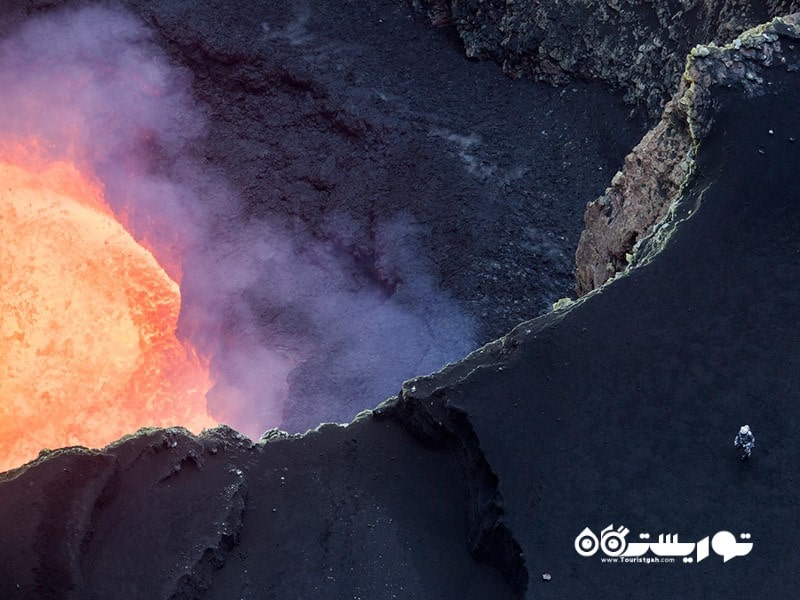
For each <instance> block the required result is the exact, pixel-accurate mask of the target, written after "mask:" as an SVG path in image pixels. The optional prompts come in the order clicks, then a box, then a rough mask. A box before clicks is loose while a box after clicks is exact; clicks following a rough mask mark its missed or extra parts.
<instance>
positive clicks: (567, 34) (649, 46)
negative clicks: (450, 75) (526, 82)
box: [413, 0, 800, 117]
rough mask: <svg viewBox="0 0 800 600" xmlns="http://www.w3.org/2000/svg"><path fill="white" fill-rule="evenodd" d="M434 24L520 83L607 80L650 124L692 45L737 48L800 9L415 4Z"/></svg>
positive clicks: (715, 0)
mask: <svg viewBox="0 0 800 600" xmlns="http://www.w3.org/2000/svg"><path fill="white" fill-rule="evenodd" d="M413 3H414V5H415V6H417V7H418V8H420V9H421V10H424V11H425V12H426V13H427V14H428V16H429V17H430V19H431V21H432V22H433V23H434V24H437V25H450V24H452V25H454V26H455V27H456V29H457V30H458V32H459V34H460V36H461V38H462V40H463V41H464V46H465V48H466V51H467V54H468V55H469V56H474V57H479V58H487V59H491V60H494V61H495V62H497V63H499V64H501V65H502V66H503V70H504V71H505V72H506V73H508V74H510V75H513V76H516V77H520V76H530V77H534V78H536V79H542V80H546V81H551V82H554V83H566V82H567V81H570V79H571V78H572V77H575V76H577V77H580V78H584V79H590V80H598V79H599V80H601V81H605V82H607V83H609V84H610V85H611V86H612V87H614V88H615V89H620V90H623V91H624V93H625V99H626V100H627V101H628V102H631V103H633V104H636V105H639V106H642V107H643V108H645V109H646V110H647V111H648V112H649V113H650V114H651V116H653V117H656V116H658V115H659V114H660V113H661V108H662V107H663V106H664V103H665V102H666V101H667V100H668V99H669V98H670V97H671V96H672V94H673V92H674V90H675V87H676V86H677V84H678V81H679V79H680V76H681V73H682V72H683V67H684V63H685V59H686V54H687V52H688V51H689V49H690V48H691V47H692V46H694V45H695V44H699V43H710V42H716V43H718V44H724V43H727V42H730V41H731V40H732V39H733V38H735V37H736V36H737V35H738V34H740V33H741V32H743V31H744V30H745V29H749V28H750V27H754V26H755V25H758V24H759V23H763V22H765V21H767V20H769V19H770V18H771V17H774V16H778V15H785V14H788V13H790V12H793V11H795V10H797V9H798V6H800V4H798V3H797V2H794V1H792V0H762V1H760V2H749V1H746V0H667V1H653V0H609V1H602V2H600V1H598V2H584V1H582V0H565V1H562V2H535V1H532V0H523V1H521V2H520V1H514V0H488V1H485V0H413Z"/></svg>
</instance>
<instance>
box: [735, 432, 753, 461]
mask: <svg viewBox="0 0 800 600" xmlns="http://www.w3.org/2000/svg"><path fill="white" fill-rule="evenodd" d="M733 445H734V446H736V447H737V448H741V449H742V460H746V459H748V458H750V454H752V452H753V446H755V445H756V436H754V435H753V432H752V431H750V425H742V427H741V428H740V429H739V433H737V434H736V437H735V438H734V440H733Z"/></svg>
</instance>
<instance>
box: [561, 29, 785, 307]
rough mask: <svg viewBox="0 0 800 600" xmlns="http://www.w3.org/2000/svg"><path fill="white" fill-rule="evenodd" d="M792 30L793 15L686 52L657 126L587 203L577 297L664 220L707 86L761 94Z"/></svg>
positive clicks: (700, 121)
mask: <svg viewBox="0 0 800 600" xmlns="http://www.w3.org/2000/svg"><path fill="white" fill-rule="evenodd" d="M797 23H798V16H797V15H792V16H788V17H785V18H781V17H778V18H776V19H774V20H773V21H771V22H770V23H768V24H766V25H762V26H759V27H756V28H754V29H751V30H749V31H747V32H745V33H743V34H742V35H741V36H740V37H738V38H737V39H736V40H734V41H733V42H732V43H731V44H729V45H727V46H724V47H717V46H716V45H714V44H709V45H707V46H705V45H703V46H696V47H695V48H694V49H693V50H692V51H691V52H690V54H689V56H688V58H687V61H686V68H685V70H684V74H683V77H682V79H681V84H680V87H679V89H678V91H677V93H676V94H675V96H674V97H673V99H672V100H670V102H669V103H668V104H667V106H666V108H665V110H664V114H663V116H662V118H661V121H660V122H659V123H658V125H656V127H655V128H653V129H652V130H651V131H650V132H649V133H648V134H647V135H645V136H644V138H643V139H642V141H641V142H640V143H639V144H638V145H637V146H636V147H635V148H634V149H633V151H632V152H631V153H630V154H629V155H628V156H627V157H626V158H625V163H624V165H623V167H622V170H621V171H619V172H617V174H616V175H615V176H614V178H613V179H612V181H611V186H610V187H609V188H608V189H606V191H605V194H603V195H602V196H600V197H599V198H597V199H596V200H594V201H592V202H589V203H588V204H587V207H586V214H585V215H584V222H585V229H584V231H583V234H582V235H581V239H580V243H579V244H578V249H577V252H576V265H577V267H576V279H577V281H576V291H577V293H578V295H584V294H586V293H588V292H590V291H592V290H593V289H595V288H597V287H599V286H601V285H603V283H605V282H606V281H608V280H609V279H612V278H613V277H614V276H615V275H616V274H617V273H619V272H621V271H624V270H625V269H626V268H627V267H628V265H629V264H631V262H632V261H633V260H634V257H635V255H636V250H637V249H638V246H639V244H640V242H641V241H642V240H643V239H644V238H646V237H647V236H648V235H650V234H651V233H652V232H653V231H654V229H655V228H657V227H658V226H659V224H660V223H661V222H662V221H663V220H664V218H665V217H666V216H667V215H668V213H669V211H670V207H671V206H672V203H673V202H674V201H675V199H676V198H677V197H678V195H679V194H680V191H681V189H682V187H683V186H684V185H685V184H686V183H687V181H688V179H689V177H690V176H691V174H692V168H693V162H694V154H695V150H696V147H697V145H698V144H699V143H700V142H701V140H702V139H703V137H704V136H705V135H706V134H707V132H708V130H709V128H710V127H711V125H712V117H711V111H710V108H711V104H712V99H711V92H710V89H711V87H712V86H714V85H724V86H727V87H732V86H736V87H742V88H744V90H745V92H746V93H747V94H748V95H753V94H758V93H761V92H762V89H761V88H762V83H763V80H762V77H761V75H760V71H761V69H763V68H765V67H769V66H770V65H772V64H773V63H775V62H777V63H778V64H780V63H781V62H785V60H786V59H785V58H783V57H782V55H781V43H780V41H779V39H778V34H782V35H786V36H789V37H795V38H796V37H798V36H799V35H800V34H799V33H798V28H797Z"/></svg>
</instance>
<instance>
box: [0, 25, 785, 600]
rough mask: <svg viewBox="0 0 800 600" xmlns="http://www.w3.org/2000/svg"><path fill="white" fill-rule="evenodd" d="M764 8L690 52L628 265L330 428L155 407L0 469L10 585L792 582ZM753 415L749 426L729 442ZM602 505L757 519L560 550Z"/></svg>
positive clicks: (781, 589)
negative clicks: (680, 546) (193, 422)
mask: <svg viewBox="0 0 800 600" xmlns="http://www.w3.org/2000/svg"><path fill="white" fill-rule="evenodd" d="M764 34H768V35H769V38H771V37H772V36H776V37H775V39H769V38H767V37H766V36H765V37H763V38H762V39H761V42H760V43H762V44H764V45H763V46H762V50H764V52H765V53H766V51H767V50H769V52H770V55H771V60H770V61H769V62H768V63H767V62H765V60H764V59H759V58H758V57H752V56H750V57H748V56H747V52H748V47H747V44H744V43H742V44H741V45H740V48H734V47H731V48H727V49H722V50H720V49H716V48H707V49H706V50H707V52H706V50H704V51H701V52H696V53H695V54H694V55H693V57H692V59H691V63H690V69H689V70H688V71H687V73H688V74H689V75H691V76H692V77H693V78H694V81H695V83H696V86H695V87H694V88H693V89H694V91H693V93H692V94H691V95H690V96H687V97H686V98H687V100H686V101H687V102H688V106H687V107H686V108H687V113H686V114H691V115H692V116H693V119H695V120H694V121H692V122H693V123H697V124H698V125H703V127H702V129H703V134H704V136H703V138H702V143H700V145H699V147H698V148H697V152H696V155H695V156H694V158H693V169H694V170H693V177H692V179H691V180H689V181H688V182H686V183H687V185H686V186H685V187H684V189H683V191H682V194H681V196H680V198H679V200H680V202H679V203H678V204H677V205H675V206H674V207H673V211H672V213H671V215H670V219H669V221H668V223H667V224H666V225H665V226H663V227H662V228H661V229H660V232H659V234H658V235H657V236H654V237H652V238H650V240H649V241H648V242H645V243H643V245H642V246H640V249H639V254H638V262H639V265H638V266H637V267H636V268H634V269H630V270H629V271H627V273H626V274H625V275H622V276H619V277H617V278H616V279H615V281H614V282H613V283H612V284H610V285H606V286H604V287H602V288H601V289H600V290H598V291H596V292H595V293H593V294H591V295H589V296H587V297H586V298H585V299H583V300H581V301H579V302H578V303H577V304H575V305H573V306H571V307H570V308H568V309H566V310H563V311H559V312H556V313H552V314H550V315H547V316H545V317H542V318H540V319H537V320H535V321H531V322H529V323H525V324H523V325H521V326H520V327H518V328H517V329H516V330H515V331H514V332H512V333H511V334H509V335H508V336H506V337H504V338H502V339H501V340H499V341H497V342H495V343H493V344H490V345H488V346H486V347H485V348H484V349H482V350H481V351H479V352H477V353H475V354H473V355H472V356H470V357H468V358H467V359H465V360H464V361H462V362H461V363H458V364H456V365H453V366H451V367H449V368H448V369H447V370H446V371H444V372H443V373H440V374H437V375H434V376H431V377H428V378H423V379H418V380H415V381H411V382H409V383H407V384H406V385H405V386H404V389H403V391H402V393H401V394H400V396H399V397H398V398H396V399H393V400H391V401H389V402H388V403H386V404H385V405H383V406H381V407H380V408H379V409H378V410H376V411H375V412H374V413H365V414H364V415H363V416H362V417H361V418H360V419H358V420H356V421H355V422H354V423H353V424H351V425H350V426H349V427H346V428H343V427H338V426H332V425H328V426H324V427H322V428H320V430H319V431H315V432H310V433H308V434H307V435H305V436H300V437H287V436H282V435H280V434H277V433H276V434H272V435H269V436H267V438H266V439H265V441H264V442H263V443H260V444H257V445H252V444H251V443H250V442H249V441H247V440H246V439H244V438H241V437H239V436H238V435H237V434H235V432H232V431H230V430H227V429H224V428H223V429H219V430H215V431H213V432H209V433H207V434H205V435H204V436H201V437H199V438H196V437H192V436H189V435H187V434H185V433H184V432H181V431H179V430H158V431H146V432H143V433H142V434H140V435H138V436H135V437H133V438H130V439H127V440H123V441H122V442H120V443H119V444H117V445H114V446H113V447H110V448H107V449H105V450H103V451H96V452H91V451H86V450H82V449H68V450H63V451H57V452H55V453H51V454H49V455H47V456H43V457H42V458H41V459H40V460H38V461H37V462H35V463H33V464H31V465H29V466H27V467H23V468H21V469H19V470H17V471H13V472H9V473H7V474H4V475H2V476H0V523H2V526H3V530H4V531H5V535H4V536H3V538H2V540H3V541H2V543H0V597H3V598H6V597H7V598H65V597H66V598H87V597H88V598H120V597H131V598H138V597H147V598H198V597H203V598H231V597H241V598H287V597H289V598H349V597H361V598H379V599H383V598H387V599H388V598H420V599H423V598H424V599H431V598H443V599H450V598H506V597H508V598H513V597H517V598H519V597H526V598H540V597H541V598H565V599H566V598H581V597H606V596H608V597H611V596H623V597H630V598H654V597H655V598H659V597H704V598H727V597H730V596H732V595H735V594H738V593H739V592H740V591H741V589H755V588H754V586H756V585H757V592H754V593H757V594H758V595H760V596H764V597H774V598H781V597H788V596H790V595H791V593H793V591H794V590H795V589H797V586H798V584H800V582H799V581H798V579H797V577H798V576H797V572H796V570H795V569H794V567H793V565H794V564H795V563H796V562H797V559H798V558H800V557H798V550H797V547H796V542H795V539H794V532H793V530H792V529H791V527H787V526H786V524H787V523H792V522H794V520H795V505H796V501H797V499H796V497H795V496H796V491H795V490H794V488H793V487H792V486H793V479H794V471H793V465H794V461H795V457H796V455H797V453H798V451H800V447H798V441H797V436H796V435H795V432H796V429H797V427H798V421H799V420H800V419H799V418H798V413H797V409H796V406H795V404H796V403H795V402H794V398H793V394H794V392H795V390H794V384H793V380H794V377H795V375H796V368H795V365H796V364H797V362H798V360H800V356H798V350H797V347H798V345H797V343H796V340H797V339H798V338H800V329H798V322H797V319H796V314H797V307H798V304H799V303H800V291H799V290H800V286H798V280H800V259H798V257H800V253H799V252H798V248H799V246H798V242H797V231H798V226H800V222H798V221H799V220H800V213H798V212H797V210H796V206H797V202H798V200H799V199H800V198H798V192H797V189H796V186H795V179H796V173H797V172H798V167H799V166H800V154H798V152H800V147H798V145H797V143H796V142H795V140H796V139H798V138H800V118H799V117H798V113H797V111H796V107H797V105H798V102H800V93H798V91H797V90H798V86H797V77H798V75H797V71H798V69H800V52H799V51H798V47H797V39H798V33H797V20H787V21H786V22H776V23H774V24H773V25H771V26H770V27H769V28H767V29H765V30H762V31H760V32H757V33H756V34H754V35H762V36H763V35H764ZM747 39H749V40H751V41H752V40H753V39H754V37H753V36H750V37H749V38H747ZM742 47H744V51H742ZM737 57H738V58H737ZM728 63H730V66H729V65H728ZM740 64H741V65H743V68H744V71H743V74H744V76H743V77H738V76H736V77H730V76H729V75H728V74H729V73H734V75H737V73H736V71H738V70H739V67H738V66H736V65H740ZM747 73H750V76H749V77H748V76H747ZM728 84H730V87H728ZM657 251H658V252H657ZM745 422H747V423H749V424H750V425H751V427H752V428H753V430H754V431H755V433H756V436H757V439H758V445H757V447H756V450H755V454H754V458H753V459H752V460H751V461H749V462H747V463H741V462H739V461H738V460H737V457H736V453H735V451H734V449H733V447H732V444H731V442H732V438H733V435H734V434H735V432H736V430H737V429H738V427H739V426H740V425H742V424H743V423H745ZM611 523H613V524H614V525H615V526H619V525H625V526H627V527H629V528H630V529H631V536H630V537H631V538H633V537H634V536H636V535H637V534H638V533H639V532H640V531H641V532H649V533H651V534H653V535H658V534H659V533H675V532H677V533H679V534H680V536H681V538H682V540H683V541H696V540H700V539H701V538H703V537H704V536H712V535H713V534H714V533H715V532H717V531H719V530H728V531H731V532H734V533H736V534H739V533H740V532H748V533H750V534H751V536H752V537H751V541H752V542H753V544H754V548H753V550H752V552H750V553H749V554H748V555H747V556H740V557H735V558H733V559H732V560H730V561H729V562H725V563H723V561H722V558H721V557H719V556H717V555H716V554H715V553H713V552H712V554H711V556H709V557H708V558H706V559H704V560H703V562H701V563H699V564H695V563H692V564H685V563H682V562H680V561H678V562H677V563H676V564H641V563H634V564H606V563H602V562H601V561H600V558H599V556H594V557H590V558H586V557H581V556H579V555H578V554H577V553H576V552H575V550H574V546H573V542H574V540H575V537H576V536H577V535H578V533H579V532H580V531H581V530H583V528H584V527H590V528H592V529H593V530H594V531H596V532H599V530H600V529H602V528H603V527H605V526H607V525H609V524H611ZM629 541H632V540H629ZM544 573H547V574H549V575H550V576H551V577H552V578H551V579H549V580H544V579H542V577H541V575H542V574H544Z"/></svg>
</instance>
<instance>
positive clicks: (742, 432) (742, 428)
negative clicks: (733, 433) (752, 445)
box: [739, 425, 750, 435]
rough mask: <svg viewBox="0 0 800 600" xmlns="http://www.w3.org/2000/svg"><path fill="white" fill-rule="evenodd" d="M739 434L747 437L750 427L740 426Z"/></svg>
mask: <svg viewBox="0 0 800 600" xmlns="http://www.w3.org/2000/svg"><path fill="white" fill-rule="evenodd" d="M739 433H741V434H742V435H747V434H748V433H750V425H742V427H741V429H739Z"/></svg>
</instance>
